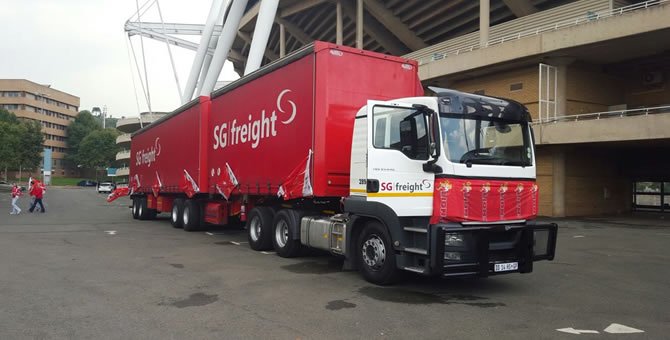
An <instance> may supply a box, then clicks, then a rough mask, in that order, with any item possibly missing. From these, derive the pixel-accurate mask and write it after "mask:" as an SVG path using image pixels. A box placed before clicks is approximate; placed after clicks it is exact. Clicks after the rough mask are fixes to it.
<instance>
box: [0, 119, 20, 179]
mask: <svg viewBox="0 0 670 340" xmlns="http://www.w3.org/2000/svg"><path fill="white" fill-rule="evenodd" d="M20 136H21V131H20V125H18V124H11V123H7V122H4V121H1V120H0V169H2V170H3V171H4V173H5V181H6V180H7V170H8V169H13V168H14V167H15V166H16V165H17V164H18V150H19V149H20Z"/></svg>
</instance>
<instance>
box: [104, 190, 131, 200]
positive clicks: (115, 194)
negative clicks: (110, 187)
mask: <svg viewBox="0 0 670 340" xmlns="http://www.w3.org/2000/svg"><path fill="white" fill-rule="evenodd" d="M129 193H130V188H128V187H123V188H117V189H114V191H112V193H111V194H109V195H108V196H107V202H108V203H109V202H113V201H114V200H116V199H117V198H119V197H122V196H128V194H129Z"/></svg>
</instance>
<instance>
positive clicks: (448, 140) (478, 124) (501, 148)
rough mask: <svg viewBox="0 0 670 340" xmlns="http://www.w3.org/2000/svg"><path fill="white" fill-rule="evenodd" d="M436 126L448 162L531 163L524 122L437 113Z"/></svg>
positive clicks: (514, 164) (528, 164)
mask: <svg viewBox="0 0 670 340" xmlns="http://www.w3.org/2000/svg"><path fill="white" fill-rule="evenodd" d="M440 126H441V129H442V142H443V143H444V144H443V145H444V150H445V154H446V156H447V159H449V161H451V162H454V163H464V164H489V165H511V166H530V165H532V144H531V139H530V135H529V131H528V123H526V122H507V121H502V120H493V119H487V118H486V117H472V116H470V117H465V116H453V115H444V114H441V115H440Z"/></svg>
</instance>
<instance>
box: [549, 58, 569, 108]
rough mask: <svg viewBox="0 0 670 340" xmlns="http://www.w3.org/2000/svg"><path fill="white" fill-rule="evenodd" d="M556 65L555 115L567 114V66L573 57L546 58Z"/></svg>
mask: <svg viewBox="0 0 670 340" xmlns="http://www.w3.org/2000/svg"><path fill="white" fill-rule="evenodd" d="M546 61H547V63H548V64H550V65H552V66H555V67H556V116H557V117H562V116H565V115H567V114H568V67H569V65H570V64H572V63H573V62H574V61H575V58H573V57H554V58H549V59H547V60H546Z"/></svg>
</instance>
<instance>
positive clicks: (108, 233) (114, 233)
mask: <svg viewBox="0 0 670 340" xmlns="http://www.w3.org/2000/svg"><path fill="white" fill-rule="evenodd" d="M105 232H106V233H107V235H116V230H105Z"/></svg>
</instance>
